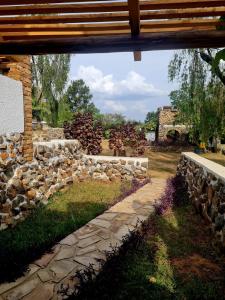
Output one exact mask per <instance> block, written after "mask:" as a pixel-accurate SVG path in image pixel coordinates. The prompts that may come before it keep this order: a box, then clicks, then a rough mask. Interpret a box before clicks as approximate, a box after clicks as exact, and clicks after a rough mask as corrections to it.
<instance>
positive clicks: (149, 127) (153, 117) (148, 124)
mask: <svg viewBox="0 0 225 300" xmlns="http://www.w3.org/2000/svg"><path fill="white" fill-rule="evenodd" d="M157 116H158V114H157V112H156V111H150V112H148V113H147V115H146V118H145V124H144V128H145V130H146V131H154V130H156V126H157Z"/></svg>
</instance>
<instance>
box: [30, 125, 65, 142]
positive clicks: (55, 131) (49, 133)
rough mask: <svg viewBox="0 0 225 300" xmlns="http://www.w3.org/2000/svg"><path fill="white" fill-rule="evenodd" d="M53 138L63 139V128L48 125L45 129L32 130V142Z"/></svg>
mask: <svg viewBox="0 0 225 300" xmlns="http://www.w3.org/2000/svg"><path fill="white" fill-rule="evenodd" d="M55 139H59V140H63V139H65V136H64V129H63V128H51V127H49V128H45V129H39V130H38V129H37V130H33V141H34V142H43V141H51V140H55Z"/></svg>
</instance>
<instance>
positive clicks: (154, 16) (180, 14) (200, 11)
mask: <svg viewBox="0 0 225 300" xmlns="http://www.w3.org/2000/svg"><path fill="white" fill-rule="evenodd" d="M224 14H225V6H224V7H205V8H192V9H170V10H160V11H154V12H152V11H141V16H140V18H141V20H150V19H151V20H158V19H176V18H177V19H178V18H194V17H216V16H223V15H224Z"/></svg>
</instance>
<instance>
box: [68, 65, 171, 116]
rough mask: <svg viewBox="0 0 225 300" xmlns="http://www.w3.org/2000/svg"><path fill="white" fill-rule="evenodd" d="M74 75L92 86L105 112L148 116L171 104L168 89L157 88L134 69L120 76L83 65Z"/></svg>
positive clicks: (96, 101)
mask: <svg viewBox="0 0 225 300" xmlns="http://www.w3.org/2000/svg"><path fill="white" fill-rule="evenodd" d="M73 79H75V80H76V79H83V80H84V81H85V82H86V84H87V85H88V86H89V87H90V90H91V93H92V94H93V101H94V103H95V105H96V106H97V107H98V108H99V109H100V110H101V111H102V112H108V113H109V112H113V113H114V112H116V113H122V114H124V115H125V116H126V117H127V118H130V119H136V120H144V118H145V116H146V114H147V112H148V111H151V110H155V109H156V108H157V107H158V106H161V105H165V104H168V91H165V90H163V89H158V88H156V87H155V86H154V85H153V84H152V83H150V82H149V81H148V80H146V78H145V77H144V76H142V75H141V74H139V73H137V72H135V71H130V72H128V73H127V75H126V76H125V78H123V79H122V80H118V79H116V78H115V76H114V74H104V73H103V72H102V71H101V70H100V69H98V68H96V67H94V66H87V67H86V66H82V65H81V66H80V67H79V68H78V71H77V74H76V76H75V77H74V78H73Z"/></svg>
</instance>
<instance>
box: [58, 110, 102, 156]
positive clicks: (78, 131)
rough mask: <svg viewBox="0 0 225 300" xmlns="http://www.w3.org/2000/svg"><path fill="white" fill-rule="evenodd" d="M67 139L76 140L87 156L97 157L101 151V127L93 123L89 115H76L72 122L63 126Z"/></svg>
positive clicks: (86, 113)
mask: <svg viewBox="0 0 225 300" xmlns="http://www.w3.org/2000/svg"><path fill="white" fill-rule="evenodd" d="M64 133H65V137H66V138H67V139H77V140H79V141H80V143H81V145H82V148H83V150H84V151H86V152H87V154H93V155H97V154H99V153H100V152H101V151H102V147H101V142H102V126H101V124H100V123H96V124H95V123H94V120H93V116H92V114H91V113H88V112H85V113H80V112H78V113H76V114H75V115H74V119H73V122H71V123H65V124H64Z"/></svg>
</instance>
